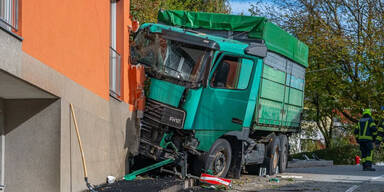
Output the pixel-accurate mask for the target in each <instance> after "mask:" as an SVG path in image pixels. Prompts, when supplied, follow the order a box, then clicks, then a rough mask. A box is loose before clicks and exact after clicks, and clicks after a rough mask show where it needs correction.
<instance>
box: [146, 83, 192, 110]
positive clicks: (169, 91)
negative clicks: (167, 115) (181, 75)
mask: <svg viewBox="0 0 384 192" xmlns="http://www.w3.org/2000/svg"><path fill="white" fill-rule="evenodd" d="M184 89H185V87H183V86H181V85H176V84H173V83H171V82H168V81H163V80H159V79H155V78H151V85H150V87H149V95H148V97H149V98H150V99H153V100H156V101H158V102H161V103H165V104H168V105H171V106H173V107H178V105H179V102H180V99H181V96H182V95H183V92H184Z"/></svg>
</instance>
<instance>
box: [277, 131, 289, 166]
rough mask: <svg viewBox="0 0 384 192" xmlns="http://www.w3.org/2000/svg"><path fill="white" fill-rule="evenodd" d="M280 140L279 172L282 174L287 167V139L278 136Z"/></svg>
mask: <svg viewBox="0 0 384 192" xmlns="http://www.w3.org/2000/svg"><path fill="white" fill-rule="evenodd" d="M279 139H280V160H279V172H280V173H284V172H285V170H286V169H287V165H288V154H289V151H288V137H287V136H286V135H279Z"/></svg>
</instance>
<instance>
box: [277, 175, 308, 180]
mask: <svg viewBox="0 0 384 192" xmlns="http://www.w3.org/2000/svg"><path fill="white" fill-rule="evenodd" d="M277 177H280V178H283V179H302V178H303V176H300V175H278V176H277Z"/></svg>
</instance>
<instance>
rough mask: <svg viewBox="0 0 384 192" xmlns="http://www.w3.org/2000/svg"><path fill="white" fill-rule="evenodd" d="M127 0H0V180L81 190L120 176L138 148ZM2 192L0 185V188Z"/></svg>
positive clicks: (8, 185)
mask: <svg viewBox="0 0 384 192" xmlns="http://www.w3.org/2000/svg"><path fill="white" fill-rule="evenodd" d="M130 30H131V20H130V15H129V0H65V1H63V0H49V1H46V0H33V1H30V0H0V131H1V136H0V185H5V191H8V192H23V191H39V192H44V191H49V192H53V191H62V192H68V191H82V190H84V189H86V186H85V182H84V178H83V177H84V176H83V169H82V164H81V156H80V151H79V145H78V143H77V137H76V132H75V129H74V123H73V119H72V117H71V113H70V107H69V106H70V104H73V105H74V108H75V113H76V116H77V121H78V124H79V132H80V135H81V138H82V142H83V148H84V153H85V158H86V163H87V168H88V177H89V181H90V182H91V183H93V184H100V183H103V182H105V178H106V176H108V175H112V176H116V177H121V176H123V175H124V174H125V173H126V169H127V167H128V166H126V162H127V161H126V159H127V157H128V156H129V154H130V153H132V152H134V150H135V149H136V147H137V141H136V138H137V136H136V133H137V132H136V129H135V126H134V124H135V122H134V120H135V117H136V115H135V106H136V104H135V103H136V100H135V96H136V95H137V93H136V90H137V89H136V71H137V70H136V68H135V66H131V65H130V64H129V32H130ZM0 191H1V190H0Z"/></svg>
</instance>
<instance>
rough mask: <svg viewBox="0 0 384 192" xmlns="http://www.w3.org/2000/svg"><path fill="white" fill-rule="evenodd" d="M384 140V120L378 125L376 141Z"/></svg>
mask: <svg viewBox="0 0 384 192" xmlns="http://www.w3.org/2000/svg"><path fill="white" fill-rule="evenodd" d="M383 138H384V119H382V120H381V122H380V123H379V125H378V128H377V137H376V141H379V142H382V141H383Z"/></svg>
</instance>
